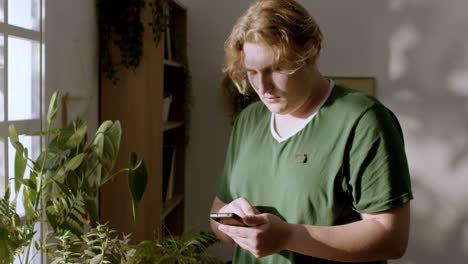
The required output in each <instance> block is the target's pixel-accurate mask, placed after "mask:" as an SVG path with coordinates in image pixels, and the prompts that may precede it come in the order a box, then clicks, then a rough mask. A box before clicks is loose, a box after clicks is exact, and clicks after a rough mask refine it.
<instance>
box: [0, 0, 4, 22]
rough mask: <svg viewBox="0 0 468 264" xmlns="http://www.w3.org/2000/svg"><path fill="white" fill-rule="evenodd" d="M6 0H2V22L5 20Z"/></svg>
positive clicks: (0, 5) (0, 9)
mask: <svg viewBox="0 0 468 264" xmlns="http://www.w3.org/2000/svg"><path fill="white" fill-rule="evenodd" d="M4 10H5V0H0V22H2V23H3V22H5V11H4Z"/></svg>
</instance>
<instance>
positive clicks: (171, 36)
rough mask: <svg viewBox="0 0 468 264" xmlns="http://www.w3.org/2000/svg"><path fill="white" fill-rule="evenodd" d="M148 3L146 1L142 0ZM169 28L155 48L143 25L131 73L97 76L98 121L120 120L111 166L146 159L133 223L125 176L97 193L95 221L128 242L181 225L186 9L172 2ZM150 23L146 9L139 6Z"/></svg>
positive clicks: (185, 81) (182, 225)
mask: <svg viewBox="0 0 468 264" xmlns="http://www.w3.org/2000/svg"><path fill="white" fill-rule="evenodd" d="M147 2H148V3H149V2H151V1H150V0H148V1H147ZM168 3H169V8H168V10H169V12H170V16H169V26H168V28H167V30H166V32H165V34H163V36H162V39H161V42H160V43H159V45H158V46H156V45H155V43H154V41H153V36H152V31H151V27H150V26H149V25H148V23H144V27H145V33H144V36H143V38H144V39H143V58H142V61H141V63H140V65H139V67H138V68H137V69H136V71H135V72H134V71H130V70H129V71H125V72H124V71H120V72H119V76H118V77H119V79H120V81H119V82H118V83H117V84H116V85H115V84H113V83H112V82H111V81H109V80H107V79H106V78H105V77H104V75H102V76H103V77H102V80H101V85H100V120H101V122H102V121H104V120H120V122H121V125H122V140H121V145H120V153H119V157H118V159H117V162H116V169H119V168H122V167H128V159H129V155H130V153H131V152H136V153H137V154H138V155H139V157H140V158H143V159H145V162H146V165H147V168H148V185H147V188H146V192H145V195H144V197H143V200H142V202H141V203H140V207H139V209H138V215H137V219H136V222H134V221H133V216H132V209H131V203H130V194H129V191H128V187H127V177H126V176H125V175H124V174H122V175H120V176H119V177H117V179H116V180H114V181H113V182H110V183H108V184H106V185H105V186H104V187H103V188H102V189H101V193H100V201H99V204H100V221H101V222H103V223H106V222H108V223H109V226H110V227H112V228H115V229H116V230H118V231H119V232H124V233H132V241H134V242H138V241H141V240H144V239H151V238H152V237H153V236H154V233H155V232H157V231H159V230H161V227H162V225H164V226H165V228H164V230H166V231H168V232H171V233H173V234H177V233H180V232H182V231H183V228H184V198H185V197H184V194H185V190H184V182H185V180H184V179H185V175H184V172H185V168H184V164H185V146H186V142H187V138H186V131H185V130H186V129H187V125H186V124H187V123H186V122H187V100H186V97H187V92H186V90H187V89H186V87H187V82H188V74H187V68H186V63H185V61H186V23H187V20H186V9H185V8H184V7H183V6H181V5H180V4H178V3H177V2H176V1H174V0H171V1H168ZM143 12H144V13H143V14H142V17H143V19H144V21H150V20H151V16H152V15H153V14H152V12H151V8H149V7H148V6H147V7H146V8H145V9H144V11H143ZM168 93H170V94H171V95H172V103H171V108H170V111H169V116H168V120H167V121H166V120H163V103H162V102H163V97H164V94H168Z"/></svg>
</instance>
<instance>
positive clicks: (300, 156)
mask: <svg viewBox="0 0 468 264" xmlns="http://www.w3.org/2000/svg"><path fill="white" fill-rule="evenodd" d="M294 162H296V163H306V162H307V154H305V153H304V154H296V157H295V158H294Z"/></svg>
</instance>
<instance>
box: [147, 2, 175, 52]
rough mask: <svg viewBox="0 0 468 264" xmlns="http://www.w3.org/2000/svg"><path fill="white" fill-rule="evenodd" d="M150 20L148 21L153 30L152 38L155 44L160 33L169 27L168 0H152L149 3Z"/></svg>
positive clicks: (158, 39)
mask: <svg viewBox="0 0 468 264" xmlns="http://www.w3.org/2000/svg"><path fill="white" fill-rule="evenodd" d="M149 6H150V8H151V14H152V20H151V21H150V22H149V23H148V25H149V26H150V27H151V31H152V32H153V40H154V43H155V44H156V46H157V45H158V44H159V42H160V40H161V34H162V33H163V32H164V31H165V30H166V28H168V27H169V16H170V15H169V14H170V13H171V11H170V5H169V3H168V0H152V2H150V3H149Z"/></svg>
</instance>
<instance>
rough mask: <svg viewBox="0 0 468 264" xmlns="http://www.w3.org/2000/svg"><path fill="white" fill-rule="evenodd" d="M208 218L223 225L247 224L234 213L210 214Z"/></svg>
mask: <svg viewBox="0 0 468 264" xmlns="http://www.w3.org/2000/svg"><path fill="white" fill-rule="evenodd" d="M210 218H211V219H213V220H215V221H216V222H218V223H221V224H223V225H233V226H247V225H246V224H245V223H244V221H242V218H241V217H240V216H238V215H236V214H234V213H218V214H210Z"/></svg>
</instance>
